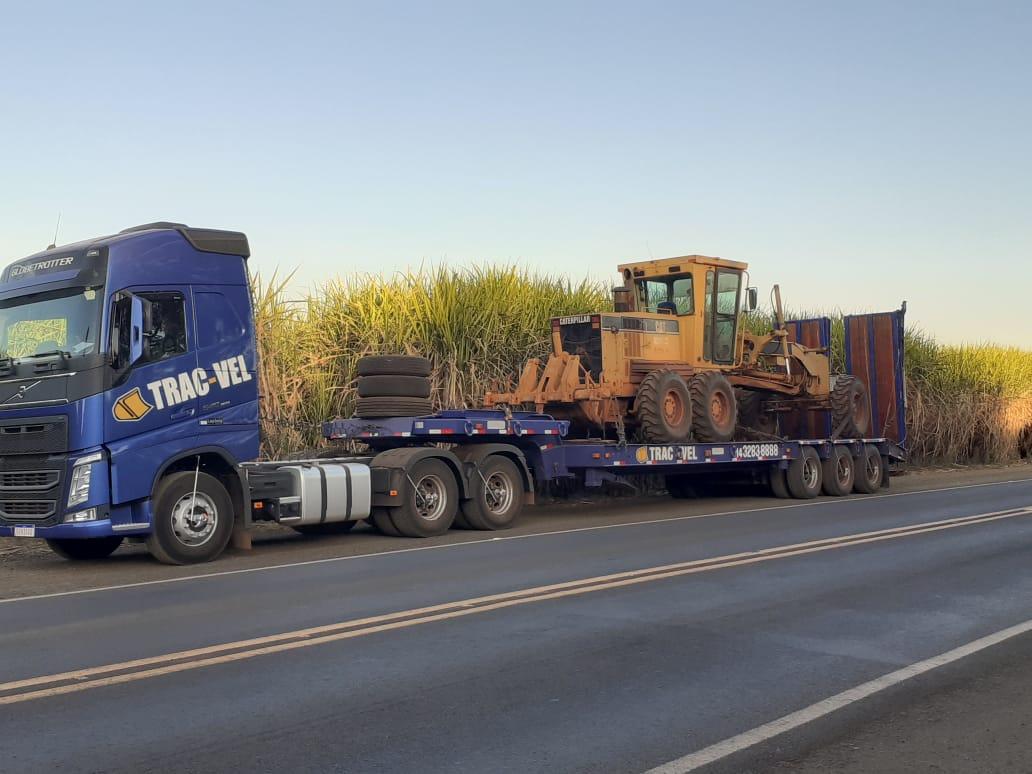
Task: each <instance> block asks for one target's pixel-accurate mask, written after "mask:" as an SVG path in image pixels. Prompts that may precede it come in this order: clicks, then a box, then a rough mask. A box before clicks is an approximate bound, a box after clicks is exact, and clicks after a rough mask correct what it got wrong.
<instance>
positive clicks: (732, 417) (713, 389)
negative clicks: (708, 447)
mask: <svg viewBox="0 0 1032 774" xmlns="http://www.w3.org/2000/svg"><path fill="white" fill-rule="evenodd" d="M691 393H692V434H693V435H694V436H695V440H696V441H700V442H702V443H725V442H727V441H730V440H731V438H732V437H733V436H734V434H735V426H736V425H737V424H738V401H736V400H735V391H734V389H732V387H731V383H730V382H729V381H728V380H727V377H725V376H724V375H723V374H722V373H720V372H719V371H706V372H704V373H701V374H696V375H695V376H693V377H692V383H691Z"/></svg>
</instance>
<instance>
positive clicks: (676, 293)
mask: <svg viewBox="0 0 1032 774" xmlns="http://www.w3.org/2000/svg"><path fill="white" fill-rule="evenodd" d="M638 308H639V309H641V311H643V312H653V313H657V312H658V313H659V314H676V315H686V314H694V313H695V293H694V289H693V287H692V277H691V275H690V274H689V275H688V276H685V277H671V278H669V279H667V278H664V279H661V280H639V281H638Z"/></svg>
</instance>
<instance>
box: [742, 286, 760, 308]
mask: <svg viewBox="0 0 1032 774" xmlns="http://www.w3.org/2000/svg"><path fill="white" fill-rule="evenodd" d="M759 305H760V292H759V291H758V290H757V289H756V288H746V289H745V306H744V308H743V309H742V311H743V312H755V311H756V309H757V307H759Z"/></svg>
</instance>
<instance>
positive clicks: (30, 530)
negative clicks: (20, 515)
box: [14, 527, 36, 537]
mask: <svg viewBox="0 0 1032 774" xmlns="http://www.w3.org/2000/svg"><path fill="white" fill-rule="evenodd" d="M14 536H15V537H36V528H35V527H15V528H14Z"/></svg>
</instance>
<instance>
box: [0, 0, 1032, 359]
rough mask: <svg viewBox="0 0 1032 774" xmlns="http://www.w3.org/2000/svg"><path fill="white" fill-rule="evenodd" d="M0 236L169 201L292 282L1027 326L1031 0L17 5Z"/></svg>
mask: <svg viewBox="0 0 1032 774" xmlns="http://www.w3.org/2000/svg"><path fill="white" fill-rule="evenodd" d="M0 13H2V23H0V72H2V76H0V111H2V119H3V120H2V121H0V179H2V189H0V190H2V192H0V258H2V259H3V260H4V261H7V260H13V259H15V258H18V257H21V256H22V255H25V254H28V253H30V252H34V251H36V250H38V249H40V248H42V247H44V246H46V244H47V243H48V242H49V241H50V239H51V237H52V234H53V229H54V223H55V219H56V217H57V213H58V212H61V213H62V226H61V239H60V241H62V242H70V241H73V240H75V239H80V238H85V237H89V236H93V235H97V234H102V233H107V232H111V231H114V230H118V229H120V228H123V227H125V226H128V225H132V224H136V223H141V222H147V221H151V220H158V219H172V220H181V221H185V222H188V223H191V224H193V225H203V226H214V227H227V228H235V229H240V230H243V231H246V232H247V233H248V235H249V236H250V238H251V244H252V249H253V251H254V255H255V258H254V261H253V265H254V267H256V268H257V269H258V270H259V271H261V272H263V273H266V274H267V273H270V272H271V271H272V270H273V269H275V268H276V267H279V268H280V270H281V271H283V270H289V269H292V268H294V267H300V268H299V272H298V274H297V277H298V282H299V288H303V287H306V286H307V285H309V284H310V283H313V282H315V281H317V280H319V279H320V278H322V277H327V276H333V275H339V274H345V273H348V272H355V271H394V270H399V269H404V268H406V267H413V266H418V265H419V264H421V263H441V262H447V263H449V264H468V263H473V262H478V261H491V262H510V261H517V262H520V263H521V264H524V265H526V266H528V267H533V268H539V269H544V270H547V271H551V272H558V273H563V274H567V275H570V276H572V277H574V278H581V277H584V276H592V277H597V278H610V277H613V278H614V279H615V274H614V272H613V269H614V268H615V266H616V264H617V263H618V262H620V261H626V260H628V259H635V258H647V257H649V255H652V256H654V257H664V256H668V255H679V254H684V253H704V254H710V255H719V256H723V257H727V258H734V259H738V260H745V261H749V262H750V263H751V264H752V265H753V275H752V276H753V280H754V283H755V284H759V285H760V286H761V288H762V290H761V295H765V292H766V289H767V288H769V285H770V284H771V283H772V282H774V281H780V282H781V283H782V286H783V289H784V292H785V295H786V299H787V301H788V303H789V304H790V305H792V306H795V307H797V308H798V307H808V308H813V307H824V308H828V307H836V306H841V307H843V308H845V309H847V310H856V309H886V308H893V307H895V306H896V305H897V304H898V303H899V301H900V300H901V299H903V298H906V299H908V300H909V301H910V309H911V312H912V315H911V319H912V320H914V321H916V322H917V323H918V324H919V325H921V326H922V327H924V328H925V329H927V330H929V331H931V332H933V333H935V334H936V335H937V336H939V337H940V338H941V339H943V340H947V341H961V340H979V339H984V338H991V339H994V340H997V341H1000V342H1006V343H1014V344H1020V345H1026V346H1027V345H1028V334H1029V332H1030V330H1032V326H1030V325H1029V322H1028V319H1029V317H1028V314H1029V313H1028V310H1029V309H1030V307H1032V299H1030V294H1032V43H1030V41H1032V3H1029V2H1013V3H1007V2H948V1H944V2H864V3H847V2H834V1H830V0H814V1H813V2H721V3H715V2H667V3H662V2H635V3H631V2H619V3H603V2H518V3H502V2H480V3H451V2H423V3H404V2H395V3H363V4H351V3H306V2H291V3H289V4H288V3H280V4H277V3H255V2H238V3H220V2H203V3H194V2H182V3H175V4H168V3H163V4H156V3H137V2H132V3H130V2H126V3H105V2H91V3H78V2H77V3H57V2H55V3H25V2H7V1H6V0H0Z"/></svg>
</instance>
